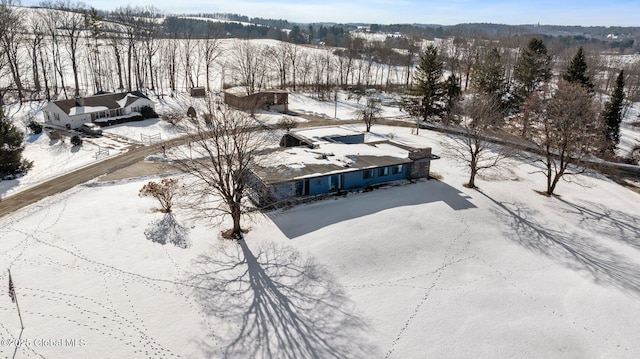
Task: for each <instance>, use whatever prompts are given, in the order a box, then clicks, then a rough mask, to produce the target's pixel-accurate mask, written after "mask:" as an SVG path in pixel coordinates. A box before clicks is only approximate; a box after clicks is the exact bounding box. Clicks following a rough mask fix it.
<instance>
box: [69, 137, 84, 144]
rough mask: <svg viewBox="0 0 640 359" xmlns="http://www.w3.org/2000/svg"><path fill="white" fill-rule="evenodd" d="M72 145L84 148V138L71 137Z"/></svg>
mask: <svg viewBox="0 0 640 359" xmlns="http://www.w3.org/2000/svg"><path fill="white" fill-rule="evenodd" d="M71 144H72V145H73V146H82V138H80V136H78V135H74V136H73V137H71Z"/></svg>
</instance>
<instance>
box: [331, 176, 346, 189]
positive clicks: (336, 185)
mask: <svg viewBox="0 0 640 359" xmlns="http://www.w3.org/2000/svg"><path fill="white" fill-rule="evenodd" d="M342 182H343V178H342V175H333V176H329V192H331V191H339V190H341V189H342Z"/></svg>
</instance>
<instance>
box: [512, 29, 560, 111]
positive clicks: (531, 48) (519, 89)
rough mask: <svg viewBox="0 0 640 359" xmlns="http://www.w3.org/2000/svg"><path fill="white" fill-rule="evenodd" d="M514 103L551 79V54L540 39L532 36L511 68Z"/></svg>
mask: <svg viewBox="0 0 640 359" xmlns="http://www.w3.org/2000/svg"><path fill="white" fill-rule="evenodd" d="M513 79H514V81H515V86H514V96H515V105H516V107H519V106H520V104H521V103H522V102H523V101H524V99H526V98H527V96H529V95H530V94H531V93H533V92H534V91H537V90H539V89H540V88H541V87H542V85H543V84H544V83H545V82H548V81H549V80H550V79H551V56H549V55H548V54H547V47H546V46H545V44H544V42H543V41H542V39H538V38H535V37H534V38H532V39H531V40H529V43H528V44H527V47H526V48H525V49H524V50H523V51H522V54H521V55H520V58H519V59H518V62H517V63H516V65H515V67H514V69H513Z"/></svg>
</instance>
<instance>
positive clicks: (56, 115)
mask: <svg viewBox="0 0 640 359" xmlns="http://www.w3.org/2000/svg"><path fill="white" fill-rule="evenodd" d="M53 118H54V119H55V120H56V121H60V114H59V113H57V112H54V113H53Z"/></svg>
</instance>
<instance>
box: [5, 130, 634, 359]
mask: <svg viewBox="0 0 640 359" xmlns="http://www.w3.org/2000/svg"><path fill="white" fill-rule="evenodd" d="M372 130H373V131H374V133H375V134H376V135H378V136H384V135H388V134H393V137H394V139H396V140H400V141H404V142H408V143H416V144H423V145H430V146H433V149H434V153H435V154H438V155H440V156H441V157H442V158H441V159H440V160H437V161H434V162H433V163H432V171H433V172H435V173H437V174H438V175H439V177H441V180H430V181H422V182H417V183H413V184H404V185H401V186H395V187H389V188H384V189H378V190H375V191H371V192H367V193H359V194H349V195H347V196H346V197H340V198H336V199H329V200H324V201H320V202H315V203H311V204H307V205H301V206H297V207H294V208H291V209H288V210H283V211H276V212H270V213H268V214H267V215H266V216H263V217H257V218H255V219H254V221H253V222H250V223H247V226H248V227H250V232H249V233H248V234H247V236H246V240H244V241H241V242H239V243H235V242H230V241H224V240H221V239H219V233H220V231H221V230H222V229H224V228H226V227H227V226H228V223H223V226H222V227H216V226H211V225H208V224H207V223H206V222H204V221H203V220H199V219H193V218H189V217H187V215H186V212H184V211H183V210H182V209H180V208H178V209H176V212H175V215H174V216H164V215H163V214H161V213H159V212H157V211H156V210H155V209H156V208H157V207H158V204H157V203H156V202H154V200H152V199H149V198H140V197H138V195H137V193H138V191H139V189H140V188H141V187H142V186H143V184H145V183H146V182H147V181H148V180H149V178H141V179H131V180H124V181H117V182H91V183H87V184H85V185H81V186H78V187H76V188H74V189H72V190H70V191H67V192H65V193H62V194H60V195H57V196H54V197H51V198H48V199H46V200H44V201H41V202H39V203H37V204H35V205H32V206H30V207H28V208H26V209H23V210H21V211H19V212H17V213H15V214H13V215H12V216H9V217H6V218H4V219H2V220H0V238H2V241H0V262H1V263H5V266H6V267H8V268H10V269H11V273H12V277H13V281H14V284H15V289H16V294H17V296H18V300H19V304H20V309H21V311H22V319H23V321H24V325H25V329H24V332H23V333H22V337H21V340H22V341H23V342H22V343H23V345H22V346H21V347H19V348H18V350H17V352H18V353H17V356H16V357H46V358H57V357H65V358H86V357H126V358H138V357H154V358H162V357H188V358H204V357H212V358H222V357H228V358H272V357H279V358H327V357H334V358H383V357H386V358H430V357H451V358H454V357H455V358H460V357H463V358H468V357H492V358H493V357H500V358H506V357H509V358H512V357H519V358H520V357H539V358H550V357H553V358H637V357H638V355H640V333H639V332H638V330H637V328H638V327H637V323H638V322H640V237H639V235H638V233H640V206H638V205H637V204H638V203H639V201H640V195H638V194H636V193H633V192H630V191H628V190H626V189H624V188H622V187H620V186H618V185H616V184H615V183H612V182H610V181H608V180H606V179H604V178H601V177H600V176H595V175H590V176H586V175H582V176H580V177H578V178H577V179H576V181H574V182H573V183H566V182H562V183H560V185H559V187H558V189H557V191H558V194H559V195H560V197H558V198H547V197H544V196H541V195H539V194H538V193H536V192H535V191H534V190H538V189H543V188H544V177H543V176H542V175H541V174H538V173H533V172H535V170H536V168H535V167H533V166H532V165H531V164H528V163H522V162H518V161H515V160H514V161H512V163H510V164H509V166H507V168H505V169H503V170H502V171H494V172H492V173H488V174H486V175H484V176H483V177H482V178H480V179H479V180H478V184H479V186H480V187H481V190H480V191H476V190H470V189H467V188H465V187H463V186H462V185H461V184H462V183H464V182H465V181H466V179H467V173H466V169H465V168H464V167H463V166H459V165H458V164H457V163H456V162H455V161H454V159H453V157H452V155H451V154H450V153H448V152H446V149H445V148H444V147H442V146H441V145H439V144H440V143H441V142H442V141H449V139H448V138H447V137H445V136H443V135H440V134H436V133H432V132H429V131H426V130H421V131H420V135H413V134H411V130H410V129H408V128H394V127H385V126H380V125H378V126H375V125H374V127H373V128H372ZM167 236H170V237H171V239H173V240H174V241H178V242H187V243H189V246H188V247H187V248H181V247H179V246H175V245H172V244H170V243H168V244H165V245H162V244H160V243H158V242H162V241H164V240H166V239H167ZM7 277H8V275H7V272H0V283H5V285H6V283H7V282H8V278H7ZM19 335H20V321H19V318H18V315H17V310H16V306H15V304H13V303H12V302H11V300H10V299H9V298H8V297H7V296H6V292H5V295H4V298H3V299H2V300H0V338H1V339H2V340H3V341H2V342H1V343H2V346H0V353H1V354H2V355H0V356H2V357H4V356H7V357H10V356H12V355H13V352H14V348H13V347H11V346H9V345H7V340H8V339H17V338H18V336H19Z"/></svg>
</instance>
